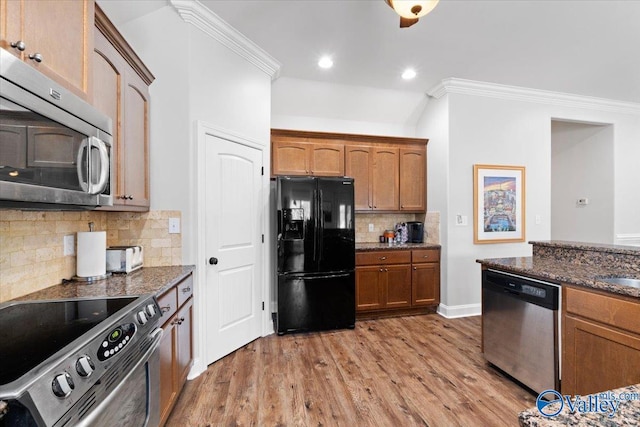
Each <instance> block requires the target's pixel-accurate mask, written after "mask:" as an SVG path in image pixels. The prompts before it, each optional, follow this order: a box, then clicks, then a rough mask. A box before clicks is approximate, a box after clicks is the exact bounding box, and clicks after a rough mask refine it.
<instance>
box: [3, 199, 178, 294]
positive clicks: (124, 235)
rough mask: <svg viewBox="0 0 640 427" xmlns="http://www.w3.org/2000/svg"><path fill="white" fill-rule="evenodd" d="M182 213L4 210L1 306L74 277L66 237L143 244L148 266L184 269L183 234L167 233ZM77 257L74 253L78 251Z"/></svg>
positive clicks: (108, 244)
mask: <svg viewBox="0 0 640 427" xmlns="http://www.w3.org/2000/svg"><path fill="white" fill-rule="evenodd" d="M180 217H181V212H180V211H151V212H143V213H137V212H135V213H134V212H100V211H82V212H67V211H64V212H53V211H17V210H0V302H4V301H8V300H10V299H13V298H17V297H19V296H22V295H26V294H28V293H31V292H34V291H37V290H40V289H44V288H47V287H49V286H53V285H55V284H58V283H60V282H61V281H62V279H69V278H71V277H72V276H74V275H75V274H76V256H75V254H74V255H66V256H65V255H64V245H63V239H64V236H68V235H73V239H74V244H77V242H76V241H77V238H76V233H77V232H78V231H88V230H89V229H88V223H89V222H93V223H94V230H96V231H106V232H107V246H118V245H140V246H142V247H143V248H144V265H145V266H148V267H149V266H165V265H181V264H182V235H181V234H169V226H168V223H169V218H180ZM74 252H75V248H74Z"/></svg>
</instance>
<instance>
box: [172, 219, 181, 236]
mask: <svg viewBox="0 0 640 427" xmlns="http://www.w3.org/2000/svg"><path fill="white" fill-rule="evenodd" d="M178 233H180V218H169V234H178Z"/></svg>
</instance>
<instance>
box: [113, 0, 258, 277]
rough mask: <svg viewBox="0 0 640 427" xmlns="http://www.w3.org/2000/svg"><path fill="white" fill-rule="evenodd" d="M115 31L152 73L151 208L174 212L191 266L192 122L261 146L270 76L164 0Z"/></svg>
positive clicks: (193, 220)
mask: <svg viewBox="0 0 640 427" xmlns="http://www.w3.org/2000/svg"><path fill="white" fill-rule="evenodd" d="M123 7H126V6H125V5H124V3H123ZM118 29H119V30H120V31H121V33H122V34H123V35H124V36H125V38H126V39H127V41H128V42H129V43H130V44H131V46H132V47H133V48H134V50H135V51H136V53H137V54H138V55H139V56H140V57H141V59H142V60H143V62H144V63H145V64H146V65H147V66H148V67H149V69H150V70H151V71H152V73H153V74H154V75H155V77H156V80H155V81H154V82H153V83H152V85H151V87H150V94H151V129H150V136H151V144H150V175H151V209H153V210H155V209H165V210H181V211H182V222H183V223H182V236H183V242H182V247H183V251H182V253H183V262H184V263H185V264H195V263H196V260H195V256H196V254H195V250H196V239H197V236H196V231H195V225H196V211H195V203H196V202H195V189H196V183H195V174H194V173H193V172H194V170H195V163H194V161H195V154H194V153H195V143H196V141H195V123H196V121H197V120H201V121H204V122H206V123H208V124H211V125H213V126H215V127H218V128H222V129H225V130H228V131H230V132H231V133H235V134H239V135H241V136H243V137H245V138H247V139H250V140H253V141H255V142H257V143H260V144H262V145H263V146H265V147H268V146H269V132H270V114H271V113H270V111H271V105H270V103H271V97H270V93H271V78H270V76H268V75H267V74H266V73H265V72H263V71H261V70H259V69H258V68H256V67H255V66H253V65H251V64H250V63H249V62H247V61H246V60H245V59H244V58H242V57H240V56H239V55H237V54H236V53H234V52H232V51H231V50H229V49H228V48H227V47H225V46H224V45H222V44H221V43H219V42H217V41H216V40H214V39H212V38H211V37H210V36H208V35H206V34H205V33H203V32H202V31H200V30H199V29H197V28H195V27H194V26H193V25H190V24H187V23H185V22H184V21H183V20H182V18H181V17H180V16H179V15H178V13H177V12H176V10H175V9H174V8H173V7H172V6H169V5H167V6H165V7H162V8H160V9H159V10H156V11H154V12H152V13H150V14H147V15H144V16H142V17H141V18H138V19H135V20H133V21H130V22H127V23H126V24H123V25H121V26H120V27H119V28H118ZM264 152H265V159H264V161H265V164H266V165H269V162H270V158H269V150H268V149H266V150H265V151H264ZM265 203H266V202H265Z"/></svg>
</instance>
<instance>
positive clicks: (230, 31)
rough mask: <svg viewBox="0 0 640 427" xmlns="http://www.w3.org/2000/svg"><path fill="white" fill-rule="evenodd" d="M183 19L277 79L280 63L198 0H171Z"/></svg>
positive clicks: (273, 78)
mask: <svg viewBox="0 0 640 427" xmlns="http://www.w3.org/2000/svg"><path fill="white" fill-rule="evenodd" d="M169 3H170V4H171V6H172V7H173V8H174V9H175V10H176V11H177V12H178V14H179V15H180V17H181V18H182V20H183V21H184V22H186V23H188V24H191V25H193V26H194V27H196V28H198V29H200V30H202V31H203V32H204V33H205V34H207V35H208V36H210V37H211V38H213V39H215V40H217V41H218V42H220V43H222V44H223V45H225V46H226V47H228V48H229V49H231V50H232V51H233V52H235V53H236V54H238V55H240V56H241V57H242V58H244V59H246V60H247V61H249V62H250V63H252V64H253V65H255V66H256V67H258V68H259V69H260V70H262V71H264V72H265V73H266V74H267V75H269V76H270V77H271V80H272V81H273V80H275V79H277V78H278V76H279V75H280V63H279V62H278V61H276V60H275V59H274V58H273V57H272V56H271V55H269V54H268V53H267V52H265V51H264V50H263V49H262V48H261V47H260V46H258V45H257V44H255V43H254V42H252V41H251V40H249V39H248V38H247V37H245V36H244V35H243V34H242V33H240V32H239V31H238V30H236V29H235V28H233V27H232V26H231V25H229V24H227V23H226V22H225V21H224V20H223V19H222V18H220V17H219V16H218V15H216V14H215V13H213V12H212V11H211V10H210V9H208V8H207V7H205V6H204V5H203V4H202V3H200V2H199V1H197V0H169Z"/></svg>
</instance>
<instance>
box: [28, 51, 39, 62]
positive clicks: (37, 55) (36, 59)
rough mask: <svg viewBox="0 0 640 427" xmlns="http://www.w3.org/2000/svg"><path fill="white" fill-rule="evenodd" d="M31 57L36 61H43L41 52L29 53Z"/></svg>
mask: <svg viewBox="0 0 640 427" xmlns="http://www.w3.org/2000/svg"><path fill="white" fill-rule="evenodd" d="M29 59H31V60H33V61H36V62H42V55H41V54H39V53H30V54H29Z"/></svg>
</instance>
